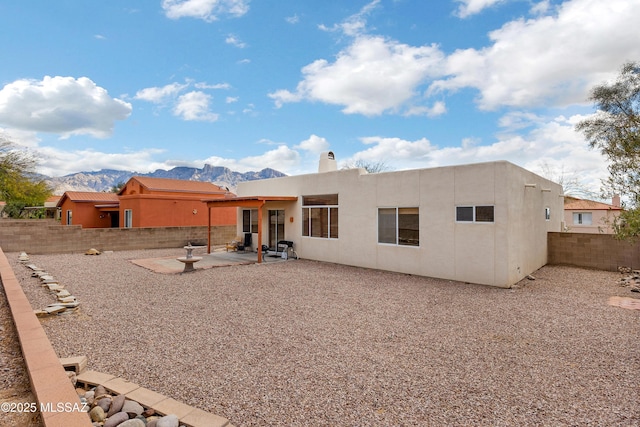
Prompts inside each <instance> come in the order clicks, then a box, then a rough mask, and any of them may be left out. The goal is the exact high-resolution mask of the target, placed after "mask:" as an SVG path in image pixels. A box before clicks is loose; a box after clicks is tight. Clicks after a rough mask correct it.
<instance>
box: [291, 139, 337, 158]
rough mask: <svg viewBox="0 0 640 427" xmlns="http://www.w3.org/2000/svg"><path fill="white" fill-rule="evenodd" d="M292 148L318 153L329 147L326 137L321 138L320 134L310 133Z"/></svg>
mask: <svg viewBox="0 0 640 427" xmlns="http://www.w3.org/2000/svg"><path fill="white" fill-rule="evenodd" d="M293 148H297V149H300V150H304V151H309V152H311V153H313V154H320V153H322V152H323V151H327V150H328V149H329V142H328V141H327V140H326V138H323V137H321V136H318V135H311V136H310V137H309V138H308V139H305V140H304V141H302V142H301V143H300V144H298V145H296V146H294V147H293Z"/></svg>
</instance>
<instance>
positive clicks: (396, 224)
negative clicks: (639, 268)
mask: <svg viewBox="0 0 640 427" xmlns="http://www.w3.org/2000/svg"><path fill="white" fill-rule="evenodd" d="M381 209H388V210H390V209H393V210H395V223H394V228H395V242H393V243H391V242H381V241H380V210H381ZM400 209H417V210H418V244H417V245H407V244H403V243H401V242H400V229H399V225H400V221H399V219H400V218H399V215H400V214H399V211H400ZM376 221H377V228H376V229H377V233H378V235H377V242H378V244H379V245H388V246H403V247H408V248H419V247H420V208H419V207H418V206H400V207H398V206H380V207H378V210H377V216H376Z"/></svg>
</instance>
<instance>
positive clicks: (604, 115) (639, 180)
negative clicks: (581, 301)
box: [576, 62, 640, 239]
mask: <svg viewBox="0 0 640 427" xmlns="http://www.w3.org/2000/svg"><path fill="white" fill-rule="evenodd" d="M589 100H590V101H593V102H594V103H595V106H596V108H597V111H596V113H595V114H593V115H592V116H591V117H589V118H587V119H585V120H583V121H581V122H580V123H578V124H577V125H576V130H578V131H579V132H582V133H583V134H584V135H585V137H586V139H587V142H588V143H589V145H590V146H591V148H598V149H599V150H600V151H601V152H602V154H603V155H604V156H605V157H606V158H607V159H608V160H609V166H608V169H609V177H608V178H607V179H606V180H605V181H604V182H603V184H604V185H603V193H604V194H607V195H611V194H616V193H617V194H620V195H622V196H624V198H625V208H626V210H624V211H623V212H622V214H621V215H620V217H619V218H618V219H617V220H616V221H615V223H614V224H613V228H614V230H615V232H616V236H617V237H618V238H620V239H633V238H636V237H638V236H640V64H639V63H637V62H628V63H626V64H624V65H623V66H622V68H621V69H620V74H619V75H618V76H617V78H616V80H615V81H613V82H606V83H602V84H600V85H598V86H595V87H594V88H593V89H592V90H591V95H590V97H589Z"/></svg>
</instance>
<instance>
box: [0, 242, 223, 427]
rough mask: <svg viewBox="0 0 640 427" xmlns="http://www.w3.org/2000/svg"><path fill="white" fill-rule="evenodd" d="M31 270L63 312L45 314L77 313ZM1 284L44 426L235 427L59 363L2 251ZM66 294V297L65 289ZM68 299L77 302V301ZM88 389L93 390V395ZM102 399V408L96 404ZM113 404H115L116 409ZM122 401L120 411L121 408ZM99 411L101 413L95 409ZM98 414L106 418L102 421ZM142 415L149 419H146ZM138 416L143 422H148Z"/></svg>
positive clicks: (80, 360)
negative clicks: (92, 419)
mask: <svg viewBox="0 0 640 427" xmlns="http://www.w3.org/2000/svg"><path fill="white" fill-rule="evenodd" d="M19 260H20V261H21V262H22V263H23V264H26V263H28V262H29V257H28V255H27V254H26V253H21V254H20V259H19ZM27 267H28V268H30V269H31V270H33V272H34V274H33V276H34V277H38V278H40V280H41V281H42V286H43V287H46V288H48V289H49V290H51V291H52V292H53V293H54V294H55V295H56V298H57V299H58V302H57V303H54V304H50V305H49V306H48V307H54V306H58V307H62V308H63V310H60V309H55V310H51V312H47V310H46V309H45V310H41V311H43V312H45V313H46V314H45V315H50V314H55V313H64V312H67V310H69V312H73V311H75V310H77V308H78V305H77V300H76V299H75V297H73V296H72V295H70V294H69V295H67V294H65V293H64V292H60V291H61V290H64V287H63V286H62V285H60V284H59V283H57V281H55V279H53V278H52V277H51V276H49V275H47V274H46V273H45V272H44V271H43V270H42V269H40V268H38V267H36V266H34V265H27ZM0 279H1V281H2V285H3V287H4V290H5V294H6V296H7V301H8V303H9V307H10V309H11V314H12V316H13V319H14V324H15V326H16V330H17V333H18V338H19V340H20V345H21V348H22V354H23V357H24V359H25V364H26V366H27V371H28V374H29V379H30V381H31V387H32V392H33V394H34V395H35V396H36V399H37V400H38V403H39V406H38V407H39V408H40V409H41V411H40V413H41V418H42V421H43V425H44V426H45V427H69V426H74V427H96V426H101V427H115V426H121V427H125V426H126V427H144V426H145V425H146V426H147V427H179V426H184V427H233V426H232V425H231V424H230V423H229V421H228V420H227V419H225V418H222V417H220V416H217V415H214V414H211V413H208V412H205V411H203V410H201V409H197V408H193V407H191V406H188V405H186V404H184V403H181V402H179V401H177V400H174V399H172V398H169V397H166V396H164V395H161V394H159V393H156V392H154V391H151V390H148V389H145V388H143V387H140V386H139V385H137V384H134V383H131V382H129V381H127V380H124V379H121V378H116V377H114V376H112V375H108V374H103V373H100V372H96V371H87V370H85V369H86V366H87V358H86V357H85V356H80V357H73V358H64V359H58V357H57V356H56V354H55V351H54V350H53V347H52V346H51V343H50V341H49V339H48V338H47V336H46V334H45V332H44V330H43V329H42V325H40V322H39V321H38V319H37V317H36V313H38V310H35V311H34V310H33V309H32V308H31V304H30V303H29V301H28V300H27V297H26V296H25V294H24V292H23V291H22V288H21V286H20V284H19V282H18V280H17V279H16V277H15V274H14V273H13V270H12V269H11V266H10V265H9V262H8V261H7V258H6V256H5V255H4V252H3V251H2V248H0ZM52 285H55V286H52ZM52 288H53V289H52ZM65 292H66V293H68V291H66V290H65ZM65 298H73V301H70V300H65ZM64 301H66V302H64ZM66 304H70V306H67V305H66ZM73 304H75V305H73ZM78 384H80V385H83V386H84V388H82V389H75V390H74V385H78ZM90 387H91V388H92V390H89V388H90ZM99 387H102V388H99ZM102 390H104V393H103V392H102ZM91 392H93V393H91ZM98 394H100V395H98ZM90 397H92V398H93V402H92V403H90V401H89V398H90ZM98 398H101V399H98ZM100 400H102V405H103V406H100V405H98V402H99V401H100ZM114 402H116V405H115V406H113V408H112V405H113V403H114ZM120 402H122V406H121V407H119V408H118V406H119V403H120ZM127 402H130V403H127ZM107 403H108V406H107ZM125 404H126V405H127V406H126V407H125ZM96 407H98V408H100V409H95V408H96ZM105 407H106V410H105ZM42 408H44V409H45V410H44V411H43V410H42ZM47 408H48V409H47ZM60 409H61V410H60ZM94 409H95V413H94V414H93V415H94V418H96V420H95V421H94V422H92V421H91V418H90V417H91V411H93V410H94ZM100 410H102V412H103V414H102V415H104V419H102V417H101V416H100ZM87 412H88V413H87ZM138 412H140V413H139V414H138ZM143 414H146V415H148V416H147V417H142V415H143ZM125 417H126V418H125ZM140 417H142V418H144V421H143V420H142V419H141V418H140Z"/></svg>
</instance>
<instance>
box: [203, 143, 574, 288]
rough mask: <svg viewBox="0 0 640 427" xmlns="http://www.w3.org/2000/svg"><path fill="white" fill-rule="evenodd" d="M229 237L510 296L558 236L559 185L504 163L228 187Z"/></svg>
mask: <svg viewBox="0 0 640 427" xmlns="http://www.w3.org/2000/svg"><path fill="white" fill-rule="evenodd" d="M237 193H238V195H237V197H235V198H228V199H224V200H221V199H218V200H206V203H207V206H208V208H209V209H210V210H216V209H221V208H228V207H231V206H235V207H236V208H237V209H238V212H237V227H238V234H242V233H251V234H252V236H253V238H252V241H253V248H254V249H256V250H257V252H258V260H260V255H261V252H262V245H267V246H269V247H274V244H275V243H277V242H278V241H280V240H289V241H292V242H293V243H294V246H295V251H296V252H297V254H298V256H299V257H301V258H306V259H313V260H319V261H325V262H333V263H339V264H347V265H353V266H359V267H366V268H374V269H382V270H390V271H397V272H402V273H407V274H416V275H422V276H430V277H437V278H443V279H450V280H456V281H464V282H471V283H478V284H485V285H491V286H498V287H511V286H512V285H513V284H515V283H516V282H518V281H519V280H521V279H522V278H524V277H526V276H527V275H528V274H530V273H532V272H533V271H535V270H536V269H538V268H540V267H542V266H543V265H545V264H546V262H547V232H549V231H561V223H562V220H563V218H564V216H563V190H562V186H561V185H559V184H556V183H554V182H552V181H549V180H547V179H545V178H542V177H540V176H538V175H536V174H534V173H532V172H529V171H527V170H525V169H523V168H520V167H518V166H516V165H514V164H511V163H509V162H506V161H499V162H490V163H480V164H472V165H461V166H449V167H438V168H430V169H417V170H405V171H397V172H385V173H372V174H369V173H367V172H366V171H365V170H364V169H346V170H337V167H336V162H335V158H334V155H333V153H331V152H328V153H323V155H322V157H321V159H320V166H319V172H318V173H316V174H307V175H299V176H288V177H282V178H273V179H266V180H260V181H250V182H243V183H240V184H239V185H238V188H237Z"/></svg>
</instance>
